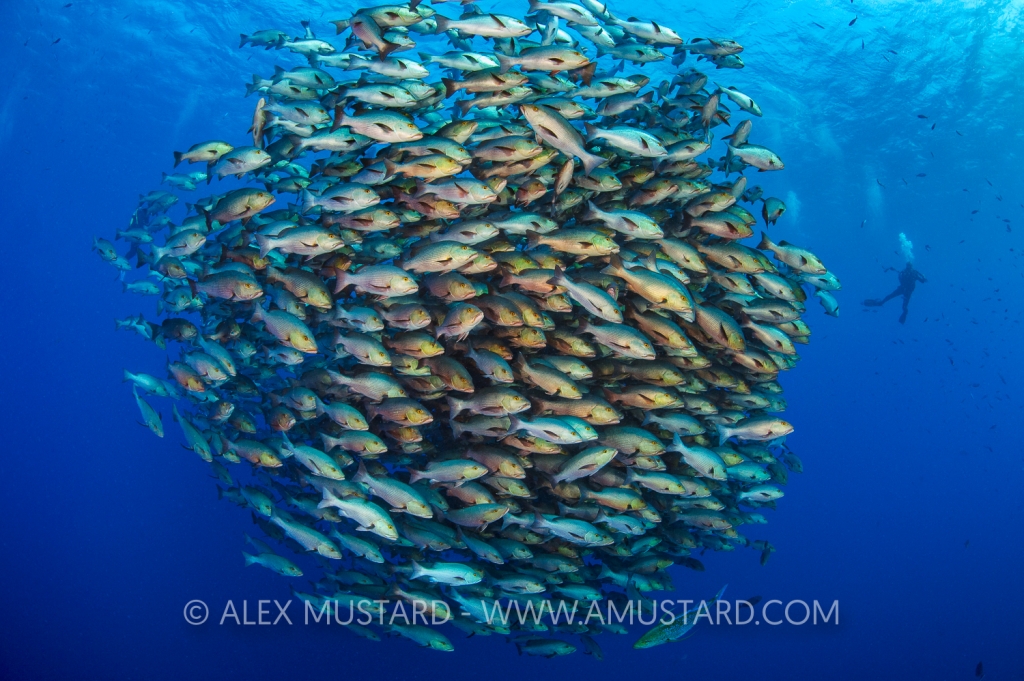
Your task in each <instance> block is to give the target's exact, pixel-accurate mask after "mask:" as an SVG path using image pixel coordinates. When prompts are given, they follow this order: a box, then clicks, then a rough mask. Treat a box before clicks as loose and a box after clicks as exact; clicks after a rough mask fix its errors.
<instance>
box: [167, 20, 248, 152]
mask: <svg viewBox="0 0 1024 681" xmlns="http://www.w3.org/2000/svg"><path fill="white" fill-rule="evenodd" d="M243 37H244V36H243ZM182 153H183V152H180V151H176V152H174V167H175V168H177V167H178V164H179V163H181V155H182Z"/></svg>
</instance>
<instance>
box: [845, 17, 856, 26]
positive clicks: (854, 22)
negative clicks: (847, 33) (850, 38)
mask: <svg viewBox="0 0 1024 681" xmlns="http://www.w3.org/2000/svg"><path fill="white" fill-rule="evenodd" d="M856 23H857V17H854V18H853V19H850V23H849V24H847V25H848V26H853V25H854V24H856Z"/></svg>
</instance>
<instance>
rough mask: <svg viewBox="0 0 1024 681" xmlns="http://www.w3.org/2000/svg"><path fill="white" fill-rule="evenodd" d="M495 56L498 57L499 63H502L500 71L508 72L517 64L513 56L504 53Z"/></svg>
mask: <svg viewBox="0 0 1024 681" xmlns="http://www.w3.org/2000/svg"><path fill="white" fill-rule="evenodd" d="M494 56H495V57H497V59H498V64H500V68H499V69H498V73H508V70H509V69H510V68H512V67H513V66H515V61H513V59H512V58H511V57H507V56H505V55H503V54H496V55H494Z"/></svg>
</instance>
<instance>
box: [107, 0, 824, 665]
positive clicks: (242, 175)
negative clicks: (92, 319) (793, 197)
mask: <svg viewBox="0 0 1024 681" xmlns="http://www.w3.org/2000/svg"><path fill="white" fill-rule="evenodd" d="M456 7H457V6H454V5H452V4H445V5H443V6H442V5H441V4H440V3H437V6H436V7H431V6H429V5H427V4H423V3H411V4H398V5H385V6H379V7H371V8H367V9H361V10H359V11H357V12H355V13H354V14H353V15H352V16H349V17H343V18H341V19H339V20H337V21H333V22H331V23H332V24H333V28H334V29H335V31H336V34H337V35H338V36H339V38H338V41H339V42H340V41H341V40H344V45H343V46H340V45H336V44H334V43H332V42H331V41H329V40H325V39H323V38H318V37H317V36H316V35H315V34H314V32H313V30H312V29H311V26H310V24H309V22H302V25H303V28H304V31H303V33H302V35H299V36H298V37H292V36H291V35H289V34H288V33H287V32H285V31H281V30H261V31H258V32H256V33H253V34H251V35H242V40H241V43H242V45H243V46H252V47H262V48H265V49H266V50H271V49H273V50H277V51H278V52H276V53H275V54H280V56H281V57H282V61H286V60H287V59H288V58H292V60H293V61H294V62H298V63H292V64H288V65H286V66H278V67H277V68H276V69H275V72H274V73H273V74H265V76H259V75H258V76H254V77H253V79H252V82H251V83H250V84H248V85H247V88H246V89H247V93H248V94H249V95H252V96H253V100H252V101H254V104H255V111H254V115H253V118H252V120H251V127H250V130H249V133H247V136H245V137H244V138H243V137H242V136H241V135H238V136H235V137H233V138H232V139H231V140H230V141H221V140H211V141H205V142H201V143H198V144H195V145H194V146H192V147H191V148H189V149H188V150H186V151H183V152H175V153H174V166H175V168H174V172H172V173H169V174H165V175H164V178H163V182H164V183H165V184H167V185H169V186H170V187H171V188H173V189H174V190H176V191H179V192H193V191H198V190H199V189H200V188H205V189H209V190H213V191H214V193H213V194H211V195H209V196H206V197H203V198H197V199H194V200H193V201H192V202H191V203H186V204H185V207H186V208H187V214H185V215H184V216H183V217H182V219H181V220H180V221H179V222H177V223H176V222H172V220H171V219H170V217H168V214H169V211H172V210H179V209H180V207H181V206H180V205H179V197H178V195H177V194H176V193H173V192H170V191H165V190H157V191H152V192H150V193H149V194H147V195H145V196H143V197H142V198H141V200H140V205H139V208H138V209H137V210H136V211H135V213H134V215H133V216H132V219H131V221H130V224H129V226H128V228H127V229H125V230H123V231H119V232H118V233H117V235H116V240H115V241H118V240H119V241H123V242H125V243H126V245H127V247H128V250H127V253H126V254H125V255H121V254H119V252H118V250H117V249H116V248H115V246H114V243H113V242H111V241H108V240H106V239H102V238H96V239H95V240H94V244H93V247H94V249H95V250H96V251H97V252H98V253H99V255H100V256H101V257H102V258H103V259H104V260H106V261H107V262H109V263H111V264H112V265H113V266H114V267H115V268H117V269H118V270H119V271H120V277H121V280H122V282H123V284H122V285H123V288H124V290H125V291H127V292H132V293H136V294H141V295H146V296H153V297H154V298H155V299H156V301H157V302H156V310H157V314H158V317H157V318H155V319H157V321H151V320H149V319H146V318H144V317H143V315H136V316H133V317H129V318H126V319H123V320H119V321H118V322H117V327H118V328H123V329H127V330H131V331H134V332H136V333H138V334H140V335H141V336H143V337H144V338H145V339H147V340H150V341H152V342H154V343H156V344H158V345H159V346H160V347H161V348H167V349H168V350H172V349H175V350H176V351H177V357H176V359H174V360H173V361H170V362H169V364H168V366H167V367H166V370H167V375H168V377H169V378H168V379H165V378H160V377H158V376H157V375H151V374H146V373H133V372H130V371H127V370H126V371H125V373H124V379H125V380H126V381H128V382H130V383H131V386H132V391H133V393H134V399H135V401H136V403H137V406H138V408H139V410H140V413H141V420H142V423H143V424H144V425H146V426H148V427H149V428H150V429H151V430H152V431H153V432H154V433H155V434H156V435H158V436H160V437H163V435H164V424H163V416H162V414H161V413H160V412H159V411H158V410H157V409H156V408H154V407H153V406H152V405H151V404H150V402H152V401H153V400H154V398H171V399H174V400H177V402H176V403H175V404H174V405H173V406H172V407H171V415H172V417H173V420H174V421H175V422H176V423H177V426H178V427H179V428H180V430H181V431H182V432H183V435H184V440H185V443H186V446H187V447H188V448H189V449H191V450H192V451H194V452H195V453H196V454H197V455H199V456H200V457H202V459H203V460H204V461H206V462H208V463H209V465H210V466H212V469H213V472H214V474H215V476H216V478H217V479H218V480H219V483H220V484H219V486H218V489H219V493H220V495H222V496H223V497H224V498H226V499H228V500H230V501H232V502H234V503H236V504H238V505H239V506H243V507H247V508H249V509H251V511H252V518H253V521H254V523H255V524H256V525H257V526H258V527H259V529H260V530H261V531H262V533H263V535H264V536H263V538H257V537H253V536H247V539H248V543H249V544H250V545H251V548H248V547H247V549H246V550H245V552H244V556H245V563H246V565H251V564H256V565H261V566H263V567H266V568H268V569H271V570H273V571H275V572H278V573H280V574H282V575H285V576H289V577H300V576H302V575H303V574H304V570H306V569H308V567H306V568H300V566H299V565H297V564H296V563H295V562H293V560H292V558H294V555H292V553H294V554H300V555H301V554H308V555H314V554H315V558H316V560H315V561H313V560H311V559H306V561H305V562H303V561H302V560H300V561H299V562H303V564H304V565H314V564H315V565H317V569H318V573H317V575H315V576H309V577H310V578H311V579H314V580H315V581H314V582H313V586H311V587H309V589H305V590H304V589H302V588H301V587H299V588H295V589H294V591H295V593H296V594H297V595H300V596H302V597H303V598H306V599H308V600H310V601H312V602H315V603H322V602H324V601H325V600H326V599H336V600H340V601H341V602H342V603H343V604H351V603H364V604H367V603H370V602H371V601H373V600H374V599H388V598H390V599H397V600H403V601H410V602H411V601H416V600H419V601H427V602H432V603H434V605H433V606H431V607H433V608H435V609H442V610H443V609H449V610H451V613H450V614H452V615H456V614H457V612H458V611H459V610H461V611H462V613H463V614H462V615H461V616H453V617H452V624H453V625H454V626H456V627H458V628H460V629H463V630H464V631H466V632H467V633H469V634H477V635H488V634H502V635H506V636H509V637H511V638H512V639H513V640H514V642H515V643H516V646H517V648H518V650H519V652H520V653H521V654H532V655H543V656H548V657H550V656H555V655H564V654H568V653H571V652H574V651H575V650H576V649H577V647H582V648H583V650H584V652H587V653H590V654H594V655H598V656H600V654H601V652H600V648H599V647H598V645H597V643H596V641H595V640H594V638H593V637H594V636H595V635H597V634H599V633H602V632H604V633H608V632H611V633H621V634H624V633H627V630H626V629H625V628H624V627H623V626H622V625H620V624H614V623H611V622H608V623H605V624H586V625H584V624H581V623H578V622H577V623H574V624H572V625H567V624H560V625H555V626H553V625H546V624H544V623H534V622H527V623H524V624H521V625H520V624H519V623H515V622H514V623H511V624H509V625H507V626H506V625H501V624H498V623H494V622H491V623H488V622H487V620H486V617H484V616H483V613H482V611H481V610H480V606H479V603H480V599H512V600H514V601H517V602H519V603H523V604H525V603H534V604H535V605H538V606H539V604H540V603H541V602H544V601H547V602H558V601H574V602H583V603H590V602H594V601H602V602H604V601H613V602H614V601H622V602H623V603H625V601H626V600H633V601H637V602H640V603H647V604H649V603H650V602H651V598H652V597H655V593H654V592H659V591H669V590H672V589H673V585H672V579H671V577H670V573H669V572H668V568H670V567H671V566H673V565H682V566H685V567H689V568H692V569H696V570H703V569H704V568H703V565H702V564H701V562H700V561H699V560H698V558H697V555H699V554H701V553H703V552H705V551H707V550H712V551H733V550H736V549H739V548H744V547H746V548H752V549H754V550H755V551H757V552H759V553H760V554H761V561H762V563H763V562H764V561H765V560H767V558H768V557H769V555H770V554H771V552H772V551H773V550H774V548H773V547H772V546H771V544H770V543H768V542H767V541H764V540H751V539H747V538H746V537H744V536H743V535H742V534H740V530H741V529H742V526H744V525H756V524H763V523H765V522H766V518H765V515H764V514H763V510H764V509H766V508H772V509H774V507H775V504H776V501H777V500H778V499H779V498H780V497H782V496H783V490H782V486H784V485H785V484H786V482H787V478H788V475H789V472H790V471H792V472H800V471H801V470H802V464H801V462H800V460H799V459H798V458H797V456H796V455H795V454H793V453H792V452H791V451H790V450H789V449H788V448H787V446H786V444H785V439H786V436H787V435H788V434H789V433H790V432H792V430H793V426H792V425H790V424H789V423H788V422H787V421H785V420H784V419H783V418H781V417H780V416H779V413H780V412H782V411H784V410H785V408H786V401H785V399H784V398H783V397H782V388H781V386H780V384H779V382H778V381H777V378H778V376H779V373H780V372H783V371H787V370H789V369H791V368H792V367H793V366H794V365H795V364H796V361H797V359H798V355H797V346H798V345H799V344H803V343H807V342H808V339H809V337H810V333H811V331H810V329H809V328H808V326H807V324H806V323H805V322H804V321H802V320H801V316H802V314H803V313H804V312H805V306H804V304H805V302H806V300H807V296H808V294H809V293H812V294H813V295H814V296H816V297H817V298H818V299H819V301H820V303H821V305H822V306H823V307H824V308H825V311H826V312H827V313H828V314H831V315H838V308H839V305H838V302H837V301H836V299H835V297H834V296H833V292H834V291H836V290H838V289H839V282H838V280H837V279H836V277H835V276H834V275H833V274H832V273H830V272H829V271H828V270H827V269H826V267H825V266H824V265H823V264H822V261H821V260H820V259H819V258H818V257H817V256H815V255H814V254H813V253H811V252H809V251H807V250H805V249H802V248H799V247H797V246H794V245H792V244H789V243H786V242H785V241H778V242H777V243H776V241H775V240H773V239H772V238H770V237H769V236H767V234H765V233H764V232H762V233H761V234H760V235H759V238H760V240H759V241H756V239H757V237H755V235H754V230H755V225H756V223H757V221H758V219H757V217H756V216H755V213H757V212H758V209H759V212H760V216H761V218H762V219H763V221H764V229H765V230H767V229H768V226H769V225H774V224H775V222H776V221H777V220H779V218H780V217H781V216H782V215H783V213H784V212H785V209H786V207H785V205H784V204H783V202H782V201H780V200H779V199H777V198H773V197H765V196H763V195H762V190H761V188H760V187H757V186H748V179H749V178H751V177H753V176H754V173H755V172H767V171H776V170H781V169H782V168H783V163H782V161H781V160H780V159H779V157H778V156H777V155H776V154H775V153H774V152H772V151H771V150H770V149H768V148H766V147H764V146H760V145H758V144H756V140H757V127H756V123H754V122H753V121H754V120H755V119H756V118H757V117H760V116H761V115H762V112H761V110H760V108H759V107H758V106H757V104H756V103H755V102H754V101H753V99H751V98H750V97H749V96H748V95H746V94H744V93H742V92H740V91H738V90H736V89H735V88H730V87H724V86H720V85H717V84H715V83H714V82H713V81H711V80H710V79H709V76H708V75H707V74H706V73H704V72H703V71H702V70H701V69H702V68H703V69H705V70H710V69H714V70H715V71H716V72H718V71H720V70H723V69H724V70H726V71H725V72H728V71H727V70H728V69H738V68H742V67H743V65H744V64H743V61H742V59H741V58H740V53H741V52H742V51H743V47H742V46H741V45H739V44H737V43H736V42H735V41H733V40H728V39H721V38H691V39H689V40H684V39H683V38H682V37H680V35H679V34H678V33H676V32H675V31H673V30H672V29H670V28H668V27H665V26H661V25H660V24H658V23H656V22H653V21H649V20H644V19H638V18H635V17H630V18H620V17H618V16H616V15H614V14H612V12H611V11H610V10H609V9H608V7H606V6H605V5H604V4H602V3H600V2H597V1H596V0H581V2H580V4H575V3H572V2H545V1H543V0H531V1H530V3H529V8H528V11H527V13H525V14H524V16H522V17H515V16H508V15H504V14H488V13H484V12H482V11H481V10H478V9H477V8H476V7H475V5H472V4H468V5H464V6H462V7H461V11H462V12H463V14H462V15H461V16H458V17H455V16H454V15H455V13H456V12H452V11H450V10H451V9H455V8H456ZM456 11H458V10H456ZM446 15H450V16H446ZM302 59H305V60H306V62H303V61H302ZM666 60H667V61H669V62H670V63H671V64H672V66H673V72H674V73H676V75H675V76H674V77H673V78H672V79H671V80H670V81H664V82H651V81H650V78H648V77H647V76H645V75H643V73H642V71H641V70H640V69H641V68H642V67H643V66H644V65H645V64H647V63H651V62H660V61H666ZM738 119H742V120H738ZM248 122H249V121H247V123H248ZM240 127H241V126H240ZM722 130H726V131H727V134H722V132H721V131H722ZM716 139H718V140H724V142H725V144H724V145H722V144H719V145H717V147H720V148H721V154H720V156H719V157H718V158H715V157H714V154H715V153H716V152H715V151H713V147H715V142H716ZM701 159H704V160H701ZM183 166H184V168H183ZM186 168H187V169H188V170H191V172H184V170H185V169H186ZM233 178H234V179H233ZM222 187H232V188H231V189H226V190H225V189H221V188H222ZM757 204H760V206H758V205H757ZM752 238H753V240H751V239H752ZM745 240H747V243H744V241H745ZM136 272H138V274H139V275H140V276H136V277H134V281H127V280H126V279H127V278H126V277H125V275H126V274H127V273H136ZM155 373H156V374H160V373H162V372H155ZM243 461H245V462H248V464H249V465H243V464H242V462H243ZM268 542H272V543H268ZM372 607H378V606H373V605H371V608H372ZM435 614H436V613H435ZM690 626H692V625H690ZM689 628H690V627H684V628H683V629H680V627H679V625H678V624H677V625H675V626H674V627H671V628H664V627H661V628H657V627H656V628H655V629H653V630H651V631H650V632H648V633H647V634H646V635H645V636H644V638H643V639H642V640H641V641H639V642H638V643H637V646H636V647H641V648H646V647H650V646H651V645H658V644H660V643H667V642H669V641H671V640H676V639H677V638H678V637H679V636H682V634H683V633H684V631H688V629H689ZM350 629H352V630H353V631H355V632H356V633H359V634H361V635H363V636H366V637H368V638H371V639H375V640H379V638H380V633H381V632H380V631H379V629H377V630H375V629H374V628H373V627H362V626H359V625H357V624H353V625H350ZM384 629H385V630H386V632H387V633H391V634H396V635H400V636H404V637H406V638H409V639H411V640H412V641H414V642H416V643H417V644H419V645H421V646H425V647H429V648H433V649H436V650H452V644H451V641H450V639H449V638H448V637H447V636H446V635H445V633H444V632H445V629H443V628H435V627H427V626H423V625H421V624H412V625H405V624H393V625H390V626H386V627H384ZM673 632H675V633H673ZM572 641H576V642H577V643H578V644H579V646H577V645H576V644H574V643H573V642H572Z"/></svg>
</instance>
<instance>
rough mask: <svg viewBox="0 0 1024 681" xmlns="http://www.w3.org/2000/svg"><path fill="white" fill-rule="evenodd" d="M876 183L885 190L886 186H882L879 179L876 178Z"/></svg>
mask: <svg viewBox="0 0 1024 681" xmlns="http://www.w3.org/2000/svg"><path fill="white" fill-rule="evenodd" d="M875 182H878V186H879V187H881V188H882V189H885V185H884V184H882V183H881V182H880V181H879V179H878V178H877V177H876V178H875Z"/></svg>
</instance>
